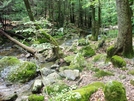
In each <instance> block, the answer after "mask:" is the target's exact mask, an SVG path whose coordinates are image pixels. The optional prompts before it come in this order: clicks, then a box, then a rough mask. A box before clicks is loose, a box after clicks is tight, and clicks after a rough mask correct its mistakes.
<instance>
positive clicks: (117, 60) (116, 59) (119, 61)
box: [111, 55, 126, 68]
mask: <svg viewBox="0 0 134 101" xmlns="http://www.w3.org/2000/svg"><path fill="white" fill-rule="evenodd" d="M111 62H112V64H113V65H114V66H115V67H119V68H121V67H126V61H125V60H124V59H123V58H122V57H120V56H117V55H114V56H112V58H111Z"/></svg>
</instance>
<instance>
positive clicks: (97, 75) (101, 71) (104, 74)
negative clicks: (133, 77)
mask: <svg viewBox="0 0 134 101" xmlns="http://www.w3.org/2000/svg"><path fill="white" fill-rule="evenodd" d="M94 76H96V77H98V78H100V77H103V76H114V74H113V73H112V72H109V71H103V70H99V71H98V72H96V74H95V75H94Z"/></svg>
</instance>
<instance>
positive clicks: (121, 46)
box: [114, 0, 133, 58]
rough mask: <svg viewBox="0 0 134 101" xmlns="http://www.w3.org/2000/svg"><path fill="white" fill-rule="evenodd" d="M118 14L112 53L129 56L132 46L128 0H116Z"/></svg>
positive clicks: (131, 52)
mask: <svg viewBox="0 0 134 101" xmlns="http://www.w3.org/2000/svg"><path fill="white" fill-rule="evenodd" d="M116 7H117V16H118V31H119V32H118V37H117V42H116V44H115V52H114V54H118V53H121V54H122V55H123V56H124V57H127V58H130V57H132V55H133V47H132V22H131V14H130V12H129V1H128V0H116Z"/></svg>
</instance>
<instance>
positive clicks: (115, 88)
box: [104, 81, 127, 101]
mask: <svg viewBox="0 0 134 101" xmlns="http://www.w3.org/2000/svg"><path fill="white" fill-rule="evenodd" d="M104 94H105V99H106V101H127V98H126V91H125V88H124V86H123V84H122V83H121V82H118V81H110V82H108V83H107V84H106V86H105V90H104ZM113 99H114V100H113Z"/></svg>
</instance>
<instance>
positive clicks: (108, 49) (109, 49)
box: [107, 46, 115, 58]
mask: <svg viewBox="0 0 134 101" xmlns="http://www.w3.org/2000/svg"><path fill="white" fill-rule="evenodd" d="M114 51H115V48H114V46H110V47H108V48H107V58H111V57H112V56H113V54H114Z"/></svg>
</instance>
